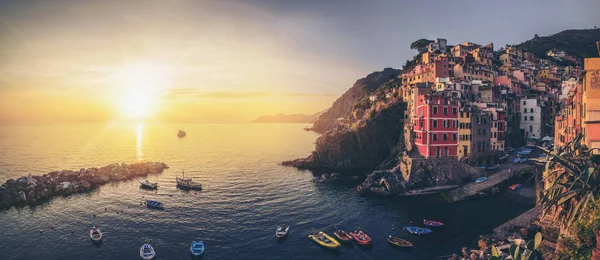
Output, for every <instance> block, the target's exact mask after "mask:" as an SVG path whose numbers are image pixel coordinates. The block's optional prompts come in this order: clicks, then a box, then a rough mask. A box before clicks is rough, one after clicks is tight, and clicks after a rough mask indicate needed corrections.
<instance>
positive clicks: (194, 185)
mask: <svg viewBox="0 0 600 260" xmlns="http://www.w3.org/2000/svg"><path fill="white" fill-rule="evenodd" d="M181 173H182V174H183V177H182V178H179V177H175V181H177V187H179V188H180V189H184V190H201V189H202V183H199V182H195V181H192V178H186V177H185V172H184V171H181Z"/></svg>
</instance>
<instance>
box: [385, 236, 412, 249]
mask: <svg viewBox="0 0 600 260" xmlns="http://www.w3.org/2000/svg"><path fill="white" fill-rule="evenodd" d="M388 243H390V245H392V246H395V247H400V248H412V247H413V244H412V243H411V242H408V241H406V240H404V239H401V238H397V237H389V238H388Z"/></svg>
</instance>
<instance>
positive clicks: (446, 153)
mask: <svg viewBox="0 0 600 260" xmlns="http://www.w3.org/2000/svg"><path fill="white" fill-rule="evenodd" d="M444 154H445V155H446V156H448V147H444Z"/></svg>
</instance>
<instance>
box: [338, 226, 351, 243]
mask: <svg viewBox="0 0 600 260" xmlns="http://www.w3.org/2000/svg"><path fill="white" fill-rule="evenodd" d="M333 235H334V236H335V237H337V238H338V239H339V240H341V241H342V242H344V243H348V242H352V239H353V238H352V236H350V235H348V233H346V232H345V231H344V230H341V229H340V230H336V231H335V232H333Z"/></svg>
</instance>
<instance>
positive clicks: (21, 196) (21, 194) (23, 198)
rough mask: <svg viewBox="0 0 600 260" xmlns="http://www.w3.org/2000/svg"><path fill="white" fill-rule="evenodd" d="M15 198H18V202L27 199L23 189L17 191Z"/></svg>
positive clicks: (23, 201)
mask: <svg viewBox="0 0 600 260" xmlns="http://www.w3.org/2000/svg"><path fill="white" fill-rule="evenodd" d="M17 198H18V199H19V203H25V202H26V201H27V196H26V195H25V192H24V191H19V193H17Z"/></svg>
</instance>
